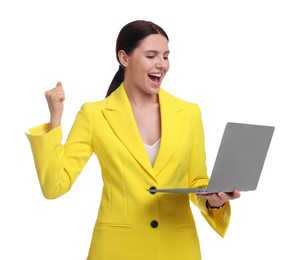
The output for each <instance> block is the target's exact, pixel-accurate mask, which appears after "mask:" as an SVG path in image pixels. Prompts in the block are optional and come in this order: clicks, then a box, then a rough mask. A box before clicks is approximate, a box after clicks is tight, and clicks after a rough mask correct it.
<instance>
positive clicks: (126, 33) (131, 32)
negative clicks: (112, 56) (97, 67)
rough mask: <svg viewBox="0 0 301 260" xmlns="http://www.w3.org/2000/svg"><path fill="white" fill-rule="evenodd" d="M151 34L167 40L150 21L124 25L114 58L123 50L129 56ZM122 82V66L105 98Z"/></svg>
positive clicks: (160, 30)
mask: <svg viewBox="0 0 301 260" xmlns="http://www.w3.org/2000/svg"><path fill="white" fill-rule="evenodd" d="M151 34H161V35H163V36H164V37H165V38H166V39H167V40H169V38H168V36H167V34H166V32H165V31H164V30H163V29H162V28H161V27H160V26H159V25H157V24H154V23H153V22H150V21H144V20H136V21H133V22H130V23H128V24H126V25H125V26H124V27H123V28H122V29H121V31H120V32H119V35H118V37H117V40H116V50H115V51H116V58H117V61H118V62H119V59H118V52H119V51H120V50H124V51H125V52H126V54H128V55H130V54H131V53H132V52H133V50H134V49H135V48H136V47H138V45H139V43H140V42H141V41H142V40H143V39H144V38H146V37H147V36H149V35H151ZM123 80H124V69H123V67H122V65H121V64H120V65H119V69H118V71H117V72H116V74H115V76H114V78H113V80H112V82H111V84H110V86H109V89H108V91H107V94H106V97H108V96H109V95H110V94H111V93H112V92H113V91H115V90H116V89H117V88H118V87H119V86H120V84H121V83H122V82H123Z"/></svg>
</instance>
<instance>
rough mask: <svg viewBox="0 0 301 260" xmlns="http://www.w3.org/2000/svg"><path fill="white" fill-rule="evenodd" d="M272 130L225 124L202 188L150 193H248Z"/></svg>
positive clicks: (253, 184)
mask: <svg viewBox="0 0 301 260" xmlns="http://www.w3.org/2000/svg"><path fill="white" fill-rule="evenodd" d="M274 129H275V127H273V126H265V125H254V124H242V123H233V122H229V123H227V124H226V127H225V130H224V134H223V137H222V140H221V143H220V147H219V150H218V153H217V156H216V160H215V163H214V167H213V170H212V173H211V176H210V180H209V184H208V187H206V188H177V189H174V188H163V187H162V188H157V189H156V188H151V189H149V190H148V191H149V192H151V193H156V192H167V193H198V194H209V193H216V192H220V191H222V192H233V191H234V190H238V191H252V190H255V189H256V188H257V185H258V182H259V178H260V175H261V172H262V169H263V165H264V162H265V159H266V156H267V152H268V149H269V146H270V143H271V140H272V136H273V133H274Z"/></svg>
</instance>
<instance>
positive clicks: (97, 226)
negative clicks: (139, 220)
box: [94, 223, 132, 230]
mask: <svg viewBox="0 0 301 260" xmlns="http://www.w3.org/2000/svg"><path fill="white" fill-rule="evenodd" d="M94 229H116V230H131V229H132V226H130V225H127V224H119V223H96V224H95V227H94Z"/></svg>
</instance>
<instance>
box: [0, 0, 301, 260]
mask: <svg viewBox="0 0 301 260" xmlns="http://www.w3.org/2000/svg"><path fill="white" fill-rule="evenodd" d="M300 13H301V6H300V1H292V0H285V1H284V0H283V1H280V0H273V1H272V0H271V1H268V0H252V1H244V0H237V1H234V0H230V1H228V0H223V1H220V0H215V1H196V0H186V1H162V0H152V1H141V0H139V1H138V0H137V1H133V0H127V1H123V0H119V1H118V0H110V1H71V0H70V1H63V0H60V1H58V0H54V1H33V0H27V1H21V0H19V1H16V0H15V1H14V0H11V1H8V0H7V1H3V0H1V2H0V35H1V40H0V85H1V92H0V93H1V96H0V97H1V103H0V113H1V115H0V116H1V130H0V131H1V150H0V152H1V157H0V158H1V168H2V170H1V172H0V212H1V213H0V219H1V221H0V238H1V249H0V259H5V260H20V259H31V260H36V259H37V260H48V259H49V260H54V259H55V260H83V259H85V258H86V256H87V252H88V249H89V245H90V239H91V235H92V229H93V225H94V221H95V219H96V214H97V210H98V206H99V200H100V196H101V188H102V181H101V176H100V170H99V166H98V163H97V162H96V158H95V157H92V158H91V160H90V161H89V162H88V164H87V166H86V168H85V169H84V171H83V173H82V174H81V175H80V177H79V178H78V180H77V182H76V183H75V184H74V186H73V187H72V189H71V191H70V192H69V193H68V194H66V195H64V196H63V197H61V198H59V199H57V200H46V199H44V198H43V196H42V194H41V191H40V187H39V183H38V179H37V176H36V172H35V168H34V164H33V159H32V154H31V150H30V147H29V143H28V141H27V138H26V136H25V132H26V131H27V129H28V128H29V127H32V126H35V125H38V124H41V123H44V122H46V121H48V117H49V115H48V108H47V104H46V101H45V98H44V91H45V90H47V89H49V88H52V87H54V86H55V84H56V83H57V81H59V80H60V81H62V83H63V86H64V89H65V91H66V96H67V97H66V102H65V112H64V118H63V123H62V124H63V129H64V138H66V136H67V134H68V132H69V129H70V127H71V124H72V123H73V120H74V117H75V115H76V113H77V111H78V110H79V108H80V106H81V105H82V103H83V102H86V101H95V100H99V99H102V98H103V97H104V96H105V93H106V90H107V87H108V85H109V83H110V81H111V79H112V77H113V75H114V74H115V72H116V70H117V68H118V64H117V61H116V59H115V52H114V48H115V40H116V37H117V34H118V32H119V30H120V29H121V27H122V26H123V25H125V24H126V23H128V22H130V21H132V20H135V19H145V20H151V21H154V22H155V23H158V24H159V25H161V26H162V27H163V28H164V29H165V30H166V31H167V33H168V35H169V37H170V45H169V47H170V50H171V55H170V62H171V68H170V72H169V74H168V75H167V77H166V79H165V81H164V82H163V83H164V84H163V86H162V87H163V88H165V89H166V90H168V91H170V92H172V93H173V94H174V95H176V96H179V97H181V98H183V99H186V100H189V101H192V102H195V103H198V104H199V106H200V108H201V110H202V113H203V122H204V126H205V134H206V149H207V157H208V158H207V159H208V160H207V162H208V169H209V172H210V170H211V169H212V163H213V161H214V159H215V155H216V152H217V149H218V144H219V142H220V139H221V134H222V132H223V129H224V125H225V123H226V122H227V121H238V122H245V123H256V124H266V125H273V126H275V127H276V130H275V133H274V137H273V140H272V143H271V146H270V150H269V153H268V156H267V159H266V163H265V166H264V170H263V173H262V176H261V179H260V183H259V186H258V188H257V190H256V191H254V192H248V193H243V194H242V197H241V198H240V199H239V200H236V201H233V202H232V219H231V223H230V226H229V229H228V232H227V234H226V237H225V238H224V239H222V238H220V237H219V236H218V235H217V234H215V233H214V231H213V230H211V229H210V227H209V226H208V225H207V224H206V223H205V221H204V219H203V218H202V217H201V214H200V213H199V212H197V211H196V210H195V209H194V213H195V220H196V223H197V227H198V232H199V237H200V241H201V249H202V255H203V259H205V260H212V259H221V258H222V259H224V260H230V259H231V260H236V259H244V260H248V259H301V253H300V249H299V246H300V240H299V238H298V236H299V234H300V232H301V228H300V215H299V214H300V201H299V197H300V196H299V194H300V177H299V175H300V147H301V142H300V134H301V123H300V111H301V105H300V95H299V94H297V90H298V88H300V83H301V78H300V69H301V48H300V46H301V34H300V32H301V30H300V29H301V28H300V27H301V15H300ZM287 187H288V189H287ZM298 240H299V242H298ZM175 246H180V245H175ZM116 250H118V245H116ZM167 260H168V259H167Z"/></svg>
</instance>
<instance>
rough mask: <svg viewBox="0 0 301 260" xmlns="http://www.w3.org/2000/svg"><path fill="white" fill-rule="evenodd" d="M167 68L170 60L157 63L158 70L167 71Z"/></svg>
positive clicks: (163, 59)
mask: <svg viewBox="0 0 301 260" xmlns="http://www.w3.org/2000/svg"><path fill="white" fill-rule="evenodd" d="M167 67H168V60H166V59H165V58H161V59H159V60H158V62H157V63H156V68H157V69H165V68H167Z"/></svg>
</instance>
